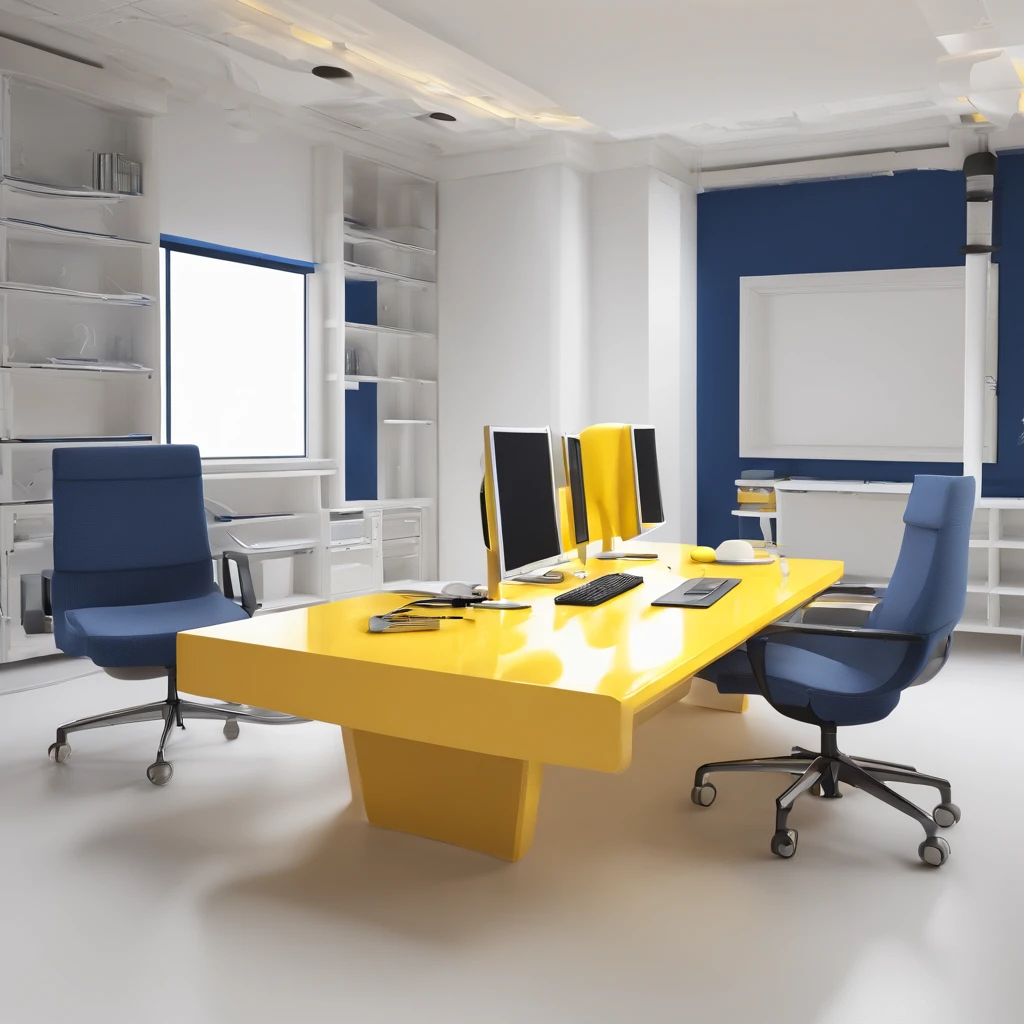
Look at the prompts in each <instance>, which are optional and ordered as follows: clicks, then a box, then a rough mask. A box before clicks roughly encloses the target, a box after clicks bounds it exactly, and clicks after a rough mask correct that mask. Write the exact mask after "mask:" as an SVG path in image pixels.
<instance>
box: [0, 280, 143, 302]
mask: <svg viewBox="0 0 1024 1024" xmlns="http://www.w3.org/2000/svg"><path fill="white" fill-rule="evenodd" d="M0 291H5V292H13V293H15V294H20V295H25V296H31V297H32V298H34V299H44V300H45V299H60V300H64V301H69V302H86V303H93V302H102V303H106V304H107V305H110V306H152V305H153V301H154V300H153V298H152V297H151V296H149V295H142V294H139V293H136V292H125V293H123V294H120V295H112V294H107V293H104V292H81V291H75V290H73V289H71V288H53V287H49V286H47V285H39V284H25V283H23V282H17V281H0Z"/></svg>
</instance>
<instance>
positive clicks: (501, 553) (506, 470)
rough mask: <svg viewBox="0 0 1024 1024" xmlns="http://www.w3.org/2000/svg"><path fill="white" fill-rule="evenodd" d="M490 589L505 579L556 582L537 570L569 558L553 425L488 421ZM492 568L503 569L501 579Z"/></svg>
mask: <svg viewBox="0 0 1024 1024" xmlns="http://www.w3.org/2000/svg"><path fill="white" fill-rule="evenodd" d="M484 452H485V456H484V457H485V476H484V491H485V501H484V505H485V511H486V517H485V518H486V524H487V529H486V531H485V535H486V537H487V540H488V547H489V551H490V554H491V556H492V557H491V558H489V559H488V563H489V564H488V581H487V582H488V593H489V594H490V596H491V597H492V598H497V594H496V593H495V586H496V583H497V582H498V581H499V580H515V581H517V582H534V583H555V582H559V581H561V579H562V578H563V577H562V574H561V573H543V574H535V575H531V574H532V573H535V570H538V569H544V568H546V567H548V566H552V565H557V564H558V563H560V562H564V561H565V560H566V558H565V555H564V554H563V552H562V538H561V529H560V523H559V508H558V491H557V489H556V488H555V472H554V464H553V460H552V457H551V433H550V431H549V430H548V428H547V427H484ZM492 568H496V569H497V573H496V575H497V579H494V578H493V577H494V575H495V573H494V572H493V571H492Z"/></svg>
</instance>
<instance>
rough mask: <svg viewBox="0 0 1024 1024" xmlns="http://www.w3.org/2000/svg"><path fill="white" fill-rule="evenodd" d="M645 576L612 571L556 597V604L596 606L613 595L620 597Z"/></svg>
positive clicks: (638, 584)
mask: <svg viewBox="0 0 1024 1024" xmlns="http://www.w3.org/2000/svg"><path fill="white" fill-rule="evenodd" d="M643 581H644V578H643V576H634V575H633V574H632V573H628V572H610V573H608V575H607V576H600V577H598V579H596V580H591V581H590V582H589V583H584V584H583V586H582V587H573V588H572V590H567V591H566V592H565V593H564V594H559V595H558V597H556V598H555V604H567V605H574V606H578V607H580V608H595V607H596V606H597V605H599V604H604V603H605V601H610V600H611V599H612V598H613V597H619V596H620V595H621V594H625V593H626V592H627V591H629V590H632V589H633V588H634V587H639V586H640V584H641V583H643Z"/></svg>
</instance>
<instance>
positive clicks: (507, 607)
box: [473, 598, 530, 612]
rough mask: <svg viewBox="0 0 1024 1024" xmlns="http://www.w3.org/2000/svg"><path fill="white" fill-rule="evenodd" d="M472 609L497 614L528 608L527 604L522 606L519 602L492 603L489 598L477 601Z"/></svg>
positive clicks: (501, 601)
mask: <svg viewBox="0 0 1024 1024" xmlns="http://www.w3.org/2000/svg"><path fill="white" fill-rule="evenodd" d="M473 607H474V608H490V609H492V610H494V611H498V612H515V611H519V610H520V609H521V608H529V607H530V606H529V605H528V604H523V603H522V602H521V601H504V600H498V601H492V600H490V599H489V598H488V599H487V600H486V601H477V603H476V604H474V605H473Z"/></svg>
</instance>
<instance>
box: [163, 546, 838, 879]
mask: <svg viewBox="0 0 1024 1024" xmlns="http://www.w3.org/2000/svg"><path fill="white" fill-rule="evenodd" d="M644 548H645V549H652V548H653V549H654V550H658V551H659V552H660V553H661V556H662V557H661V559H660V560H659V561H658V562H656V563H654V562H632V563H624V562H599V563H591V564H588V567H587V569H588V572H589V574H590V577H591V578H593V577H595V576H597V575H600V574H602V573H605V572H614V571H622V570H626V571H632V572H637V573H640V574H642V575H643V576H645V583H644V585H643V586H641V587H636V588H635V589H634V590H632V591H630V592H629V593H628V594H625V595H623V596H621V597H618V598H615V599H613V600H612V601H609V602H607V603H606V604H604V605H601V606H599V607H597V608H572V607H561V606H557V605H555V604H554V603H553V598H554V597H555V596H556V594H558V593H559V592H560V591H561V590H566V589H569V588H570V587H573V586H579V585H580V582H581V581H580V580H578V579H576V578H574V577H573V576H572V575H568V576H567V578H566V581H565V583H564V584H562V585H560V586H516V585H509V586H507V587H506V594H507V596H510V597H511V596H515V597H516V598H517V599H520V600H524V601H530V602H531V603H532V605H533V607H532V609H530V610H528V611H507V612H498V611H489V610H486V609H479V610H476V611H471V610H467V614H468V615H469V616H470V618H467V619H465V620H463V621H453V622H444V623H443V624H442V627H441V629H440V630H439V631H437V632H426V633H392V634H374V635H371V634H369V633H367V632H366V628H367V620H368V619H369V616H370V615H374V614H380V613H382V612H385V611H389V610H392V609H394V608H396V607H398V606H399V605H401V604H403V603H404V601H405V599H404V598H402V597H401V596H400V595H395V594H374V595H371V596H368V597H357V598H352V599H350V600H347V601H338V602H335V603H333V604H326V605H317V606H315V607H312V608H303V609H297V610H295V611H287V612H280V613H278V614H275V615H268V616H262V617H257V618H255V619H250V620H247V621H244V622H232V623H228V624H226V625H223V626H213V627H210V628H207V629H197V630H192V631H190V632H187V633H181V634H179V636H178V685H179V687H180V689H181V690H182V691H183V692H185V693H192V694H198V695H201V696H206V697H215V698H218V699H220V700H230V701H238V702H240V703H244V704H252V705H255V706H257V707H265V708H273V709H275V710H277V711H283V712H289V713H291V714H295V715H301V716H302V717H304V718H315V719H318V720H320V721H325V722H335V723H337V724H338V725H340V726H341V727H342V731H343V735H344V742H345V751H346V755H347V758H348V765H349V773H350V775H351V778H352V791H353V800H354V801H355V800H359V799H360V798H361V800H362V806H363V810H364V811H365V814H366V817H367V819H368V820H369V821H370V823H371V824H374V825H379V826H381V827H384V828H392V829H398V830H400V831H403V832H411V833H414V834H416V835H420V836H426V837H428V838H430V839H439V840H443V841H444V842H449V843H455V844H456V845H459V846H464V847H468V848H470V849H473V850H479V851H481V852H484V853H489V854H493V855H494V856H497V857H504V858H505V859H507V860H518V859H519V858H520V857H521V856H523V854H525V853H526V851H527V850H529V848H530V843H531V842H532V839H533V830H534V823H535V821H536V815H537V803H538V799H539V797H540V783H541V774H542V771H543V766H544V765H545V764H558V765H568V766H571V767H576V768H590V769H592V770H595V771H602V772H621V771H623V770H624V769H626V768H628V767H629V763H630V760H631V757H632V744H633V729H634V727H635V726H636V725H637V724H639V723H640V722H642V721H645V720H646V719H647V718H649V717H650V716H651V715H653V714H655V713H656V712H657V711H659V710H660V709H661V708H663V707H666V706H667V705H668V704H670V703H672V702H674V701H675V700H678V699H680V698H681V697H683V696H685V694H686V692H687V689H688V685H689V680H690V678H691V677H692V676H693V675H694V674H696V673H697V672H699V671H700V670H701V669H702V668H704V667H705V666H707V665H709V664H710V663H711V662H712V661H714V660H715V659H716V658H718V657H720V656H721V655H723V654H725V653H726V652H728V651H730V650H732V649H733V648H735V647H737V646H738V645H739V644H741V643H743V641H744V640H746V639H747V638H748V637H749V636H751V635H753V634H754V633H756V632H757V631H758V630H759V629H761V628H763V627H764V626H766V625H768V624H769V623H770V622H772V621H774V620H775V619H777V618H779V617H780V616H781V615H784V614H785V613H786V612H789V611H791V610H792V609H794V608H796V607H798V606H799V605H801V604H803V603H804V602H806V601H809V600H810V599H811V598H812V597H814V596H815V595H816V594H818V593H820V592H821V591H822V590H824V589H825V588H827V587H828V586H830V585H831V584H832V583H834V582H835V581H836V580H838V579H839V577H840V576H841V575H842V571H843V566H842V563H841V562H824V561H811V560H804V559H790V560H789V576H788V578H785V579H784V578H783V577H782V574H781V571H780V569H779V566H778V564H777V563H776V564H773V565H766V566H715V565H711V566H706V567H705V566H700V565H697V564H696V563H693V562H691V561H689V558H688V552H689V550H690V548H689V545H679V544H660V545H659V544H654V545H651V544H647V543H645V544H644ZM567 568H568V569H570V570H571V569H572V568H578V566H575V565H569V566H568V567H567ZM705 570H706V573H707V575H709V576H740V577H742V578H743V582H742V583H741V584H740V585H739V586H738V587H736V588H735V589H733V590H732V591H731V592H730V593H728V594H727V595H726V596H725V597H723V598H722V599H721V600H720V601H718V603H717V604H715V605H713V606H712V607H711V608H706V609H691V610H683V609H678V608H652V607H651V606H650V605H651V601H652V600H654V599H655V598H656V597H659V596H661V595H662V594H664V593H667V592H668V591H669V590H671V589H673V588H674V587H676V586H678V585H679V579H680V577H681V576H683V577H685V576H700V575H703V574H704V572H705Z"/></svg>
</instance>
